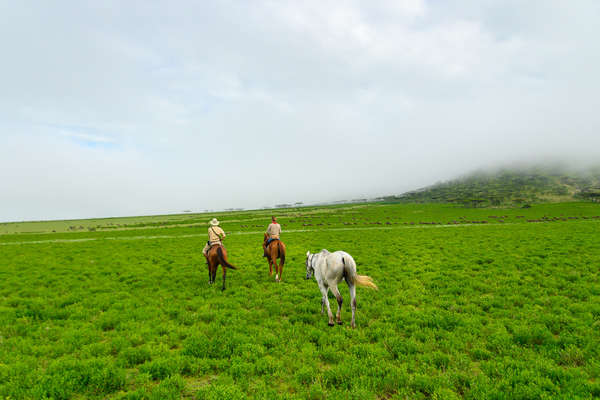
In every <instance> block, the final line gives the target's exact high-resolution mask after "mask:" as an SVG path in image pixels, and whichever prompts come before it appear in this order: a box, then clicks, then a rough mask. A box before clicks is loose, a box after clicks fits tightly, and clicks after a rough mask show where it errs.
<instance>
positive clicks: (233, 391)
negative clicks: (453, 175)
mask: <svg viewBox="0 0 600 400" xmlns="http://www.w3.org/2000/svg"><path fill="white" fill-rule="evenodd" d="M270 213H271V212H270V211H262V212H235V213H221V214H218V217H219V219H220V220H222V226H223V228H224V229H225V231H226V232H228V233H229V235H228V238H227V240H226V247H227V249H228V252H229V260H230V262H231V263H232V264H234V265H236V266H237V267H238V268H239V270H237V271H228V275H227V277H228V279H227V281H228V282H227V283H228V288H227V290H226V291H225V292H221V291H220V290H219V288H220V282H221V280H220V279H221V278H220V274H218V277H217V285H215V286H209V285H208V283H207V281H208V279H207V270H206V266H205V265H204V262H203V257H202V255H201V253H200V250H201V248H202V246H203V244H204V241H205V240H206V239H205V234H206V230H205V228H206V225H203V224H205V222H206V221H207V220H208V219H209V217H212V215H210V216H208V215H185V218H183V217H181V218H179V217H178V218H175V219H174V218H173V216H166V217H163V218H162V219H161V218H160V217H152V218H151V219H149V220H144V219H141V220H135V223H130V224H126V223H122V224H121V225H137V226H125V227H123V226H121V227H119V229H114V228H108V229H100V228H98V229H97V230H96V231H89V230H80V231H76V232H71V231H69V230H68V229H67V230H63V232H60V231H58V230H57V232H55V233H52V232H51V231H50V233H47V232H48V228H47V227H44V228H43V229H39V228H36V229H27V227H25V229H23V227H19V229H18V230H19V231H20V232H23V231H26V232H33V231H36V230H37V231H38V232H37V233H29V234H23V233H18V234H16V233H15V234H4V235H0V398H10V399H25V398H54V399H67V398H97V399H100V398H108V399H170V398H171V399H178V398H189V399H224V398H225V399H227V398H229V399H242V398H246V397H253V398H264V399H271V398H311V399H324V398H331V399H333V398H355V399H375V398H386V399H387V398H399V399H400V398H411V399H413V398H417V399H418V398H437V399H453V398H467V399H484V398H485V399H534V398H582V399H588V398H597V397H599V396H600V381H599V380H598V379H599V378H600V346H598V343H600V276H599V275H600V273H599V269H600V240H599V239H600V235H599V233H598V232H600V205H598V204H592V203H568V204H547V205H534V206H533V207H532V208H530V209H465V208H457V207H453V206H448V205H439V204H438V205H407V204H404V205H399V204H368V205H352V206H337V207H321V208H317V207H311V208H302V209H286V210H278V211H277V215H278V216H279V217H280V222H281V223H282V226H283V229H284V236H283V240H284V241H285V243H286V245H287V248H288V257H287V262H286V267H285V268H284V272H283V282H282V283H280V284H276V283H275V282H274V280H273V279H272V278H269V277H268V267H267V263H266V261H265V260H264V259H263V258H262V257H261V254H262V249H261V247H260V242H261V239H262V231H263V230H264V229H265V228H266V225H267V223H268V216H269V215H270ZM174 220H176V221H178V222H179V223H176V224H173V223H172V222H173V221H174ZM111 223H112V224H120V223H119V222H118V220H114V221H111ZM201 224H202V225H201ZM96 225H98V224H96ZM16 230H17V229H15V231H16ZM54 230H56V229H54ZM322 248H327V249H329V250H331V251H334V250H340V249H343V250H346V251H348V252H349V253H350V254H352V255H353V256H354V258H355V260H356V261H357V264H358V272H359V273H360V274H365V275H369V276H371V277H372V278H373V279H374V280H375V282H376V283H377V284H378V286H379V288H380V290H379V291H371V290H368V289H364V288H359V289H358V290H357V300H358V309H357V329H355V330H352V329H350V327H349V321H350V312H349V308H348V307H347V306H348V303H349V301H348V300H349V295H348V289H347V287H346V286H345V285H341V286H340V290H341V293H342V296H344V300H345V304H344V308H343V311H342V319H343V320H344V323H345V324H344V325H343V326H335V327H333V328H330V327H328V326H327V317H326V316H324V315H321V314H320V295H319V291H318V288H317V285H316V283H315V282H314V280H312V281H306V280H304V275H305V266H304V254H305V253H306V251H307V250H310V251H311V252H316V251H319V250H320V249H322ZM332 306H333V311H334V312H335V301H334V300H332Z"/></svg>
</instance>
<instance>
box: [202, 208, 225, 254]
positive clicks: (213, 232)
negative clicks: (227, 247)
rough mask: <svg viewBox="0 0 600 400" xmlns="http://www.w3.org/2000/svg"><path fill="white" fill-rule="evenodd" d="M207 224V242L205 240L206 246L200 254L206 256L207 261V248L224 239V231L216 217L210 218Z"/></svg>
mask: <svg viewBox="0 0 600 400" xmlns="http://www.w3.org/2000/svg"><path fill="white" fill-rule="evenodd" d="M209 224H210V227H209V228H208V242H206V246H204V248H203V249H202V254H204V257H206V262H208V250H210V248H211V247H212V246H214V245H216V244H222V243H221V240H223V239H225V231H223V229H221V227H220V226H219V221H218V220H217V219H216V218H213V219H212V220H210V222H209Z"/></svg>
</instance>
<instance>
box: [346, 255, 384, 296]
mask: <svg viewBox="0 0 600 400" xmlns="http://www.w3.org/2000/svg"><path fill="white" fill-rule="evenodd" d="M346 258H347V259H348V262H346V260H345V259H346ZM342 264H344V274H345V275H346V281H347V282H348V283H349V284H350V283H352V284H355V285H356V286H362V287H368V288H371V289H375V290H378V289H379V288H378V287H377V285H376V284H375V283H374V282H373V279H372V278H371V277H370V276H367V275H358V274H357V273H356V262H355V261H354V259H353V258H352V256H351V255H349V254H344V255H342Z"/></svg>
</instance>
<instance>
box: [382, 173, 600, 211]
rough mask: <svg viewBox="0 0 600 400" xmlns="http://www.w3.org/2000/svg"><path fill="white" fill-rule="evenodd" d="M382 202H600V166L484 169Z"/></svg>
mask: <svg viewBox="0 0 600 400" xmlns="http://www.w3.org/2000/svg"><path fill="white" fill-rule="evenodd" d="M381 200H385V201H402V202H417V203H427V202H437V203H457V204H463V205H465V206H468V207H486V206H504V205H513V206H515V205H517V206H518V205H526V204H529V203H540V202H562V201H575V200H589V201H600V165H596V166H593V167H590V166H587V167H581V166H571V165H567V164H564V163H554V164H541V165H511V166H506V167H502V168H494V169H482V170H478V171H474V172H471V173H469V174H466V175H464V176H461V177H459V178H457V179H453V180H450V181H446V182H440V183H436V184H434V185H431V186H427V187H424V188H421V189H418V190H414V191H410V192H406V193H403V194H401V195H394V196H385V197H383V198H381Z"/></svg>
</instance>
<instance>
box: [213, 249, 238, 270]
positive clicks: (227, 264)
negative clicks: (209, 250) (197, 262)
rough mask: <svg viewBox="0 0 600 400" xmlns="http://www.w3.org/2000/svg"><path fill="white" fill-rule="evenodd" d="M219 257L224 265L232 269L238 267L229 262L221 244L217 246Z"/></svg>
mask: <svg viewBox="0 0 600 400" xmlns="http://www.w3.org/2000/svg"><path fill="white" fill-rule="evenodd" d="M217 257H219V263H220V264H221V265H222V266H224V267H227V268H231V269H237V268H236V267H234V266H233V265H231V264H229V263H228V262H227V260H226V259H225V257H224V256H223V249H222V248H221V246H219V247H217Z"/></svg>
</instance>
